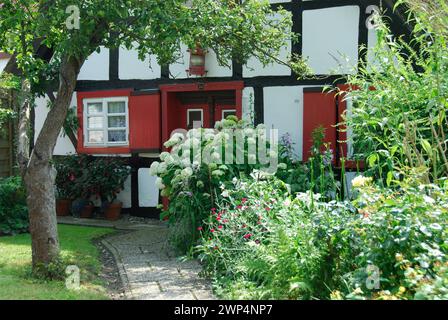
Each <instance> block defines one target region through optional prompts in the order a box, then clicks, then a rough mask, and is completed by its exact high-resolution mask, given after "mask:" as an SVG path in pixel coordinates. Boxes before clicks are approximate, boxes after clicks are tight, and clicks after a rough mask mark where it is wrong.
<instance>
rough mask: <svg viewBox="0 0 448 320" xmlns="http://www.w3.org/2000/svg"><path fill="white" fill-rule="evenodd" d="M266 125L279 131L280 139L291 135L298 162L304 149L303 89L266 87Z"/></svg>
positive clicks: (297, 87) (296, 87)
mask: <svg viewBox="0 0 448 320" xmlns="http://www.w3.org/2000/svg"><path fill="white" fill-rule="evenodd" d="M264 123H265V125H266V128H268V129H271V128H274V129H278V136H279V139H280V138H281V137H282V135H284V134H286V133H289V134H290V135H291V138H292V141H293V142H294V143H295V145H294V153H295V155H296V156H297V158H298V160H301V159H302V149H303V137H302V136H303V134H302V132H303V87H301V86H292V87H265V88H264Z"/></svg>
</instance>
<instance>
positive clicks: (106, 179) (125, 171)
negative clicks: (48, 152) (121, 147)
mask: <svg viewBox="0 0 448 320" xmlns="http://www.w3.org/2000/svg"><path fill="white" fill-rule="evenodd" d="M54 165H55V168H56V170H57V172H58V173H57V176H56V191H57V193H58V197H59V198H60V199H72V200H73V199H76V198H83V199H86V200H87V199H89V198H90V197H91V196H97V197H98V198H101V200H103V201H106V202H107V203H111V202H113V201H114V200H115V199H116V197H117V194H118V193H119V192H120V191H121V190H122V189H123V188H124V182H125V181H126V179H127V177H128V176H129V174H130V168H129V167H128V166H127V165H126V164H125V161H124V160H118V159H113V158H96V157H89V156H86V155H80V156H77V155H70V156H63V157H58V158H56V159H55V160H54Z"/></svg>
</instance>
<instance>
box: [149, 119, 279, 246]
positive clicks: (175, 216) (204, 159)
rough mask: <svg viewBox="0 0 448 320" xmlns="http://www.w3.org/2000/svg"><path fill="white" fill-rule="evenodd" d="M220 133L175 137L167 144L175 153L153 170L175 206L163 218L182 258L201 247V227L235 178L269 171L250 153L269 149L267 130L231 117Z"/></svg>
mask: <svg viewBox="0 0 448 320" xmlns="http://www.w3.org/2000/svg"><path fill="white" fill-rule="evenodd" d="M216 128H217V129H216V130H214V129H202V128H201V129H193V130H190V131H188V132H187V133H186V135H185V136H184V135H183V134H181V133H175V134H174V135H173V136H172V137H171V138H170V140H168V141H167V142H166V143H165V146H166V147H169V148H171V152H170V153H168V152H164V153H162V154H161V155H160V159H161V160H162V162H161V163H158V162H154V163H153V164H152V165H151V174H153V175H157V176H158V179H157V185H158V187H159V188H160V189H161V190H162V192H161V195H162V196H167V197H168V198H169V200H170V204H169V208H168V210H167V211H165V212H164V213H163V214H162V218H163V219H165V220H169V222H170V225H171V226H172V228H171V231H172V232H171V239H172V242H173V243H174V244H175V246H176V247H178V248H179V249H180V250H181V251H183V252H185V251H188V250H189V249H190V248H191V247H192V245H193V244H194V243H195V242H196V240H197V237H198V231H197V227H200V226H202V222H203V220H204V219H205V218H206V217H207V216H208V212H209V211H210V209H211V208H212V207H214V206H215V204H216V203H217V202H218V201H219V199H221V198H222V197H223V194H222V192H221V188H222V187H224V186H227V185H231V181H232V180H233V179H234V178H235V177H240V176H248V175H250V174H252V173H253V171H254V170H260V169H262V168H264V167H265V165H263V164H261V163H260V162H259V161H258V160H259V155H257V154H254V152H249V148H250V147H249V144H250V145H251V146H253V147H254V150H255V151H257V150H258V149H256V148H259V147H260V146H262V145H263V144H264V145H265V146H267V145H268V143H267V141H266V137H265V128H264V126H263V125H260V126H258V128H257V129H255V128H253V127H252V126H249V125H247V124H246V123H244V122H243V121H239V120H238V119H237V118H236V117H234V116H229V117H228V118H227V119H225V120H223V121H222V122H217V123H216ZM239 137H241V144H240V143H238V139H239ZM266 149H267V151H268V150H269V148H266ZM272 152H273V153H275V151H273V150H270V151H269V155H268V156H267V157H268V158H269V159H271V158H275V159H276V158H277V154H276V153H275V154H271V153H272ZM229 154H231V155H233V160H232V161H227V160H228V159H229ZM238 154H240V155H241V158H242V159H240V161H238V160H237V158H238ZM241 160H242V161H241ZM258 172H259V173H260V175H262V174H263V173H262V172H261V171H258Z"/></svg>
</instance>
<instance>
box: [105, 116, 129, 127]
mask: <svg viewBox="0 0 448 320" xmlns="http://www.w3.org/2000/svg"><path fill="white" fill-rule="evenodd" d="M107 122H108V125H109V128H125V127H126V116H113V117H108V118H107Z"/></svg>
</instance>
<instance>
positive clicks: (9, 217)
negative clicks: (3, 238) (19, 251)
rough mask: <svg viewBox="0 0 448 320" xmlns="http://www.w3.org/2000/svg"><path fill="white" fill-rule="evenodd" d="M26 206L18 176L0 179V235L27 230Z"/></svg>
mask: <svg viewBox="0 0 448 320" xmlns="http://www.w3.org/2000/svg"><path fill="white" fill-rule="evenodd" d="M28 225H29V222H28V208H27V206H26V195H25V189H24V187H23V184H22V180H21V178H20V177H10V178H5V179H0V235H1V234H16V233H21V232H26V231H28Z"/></svg>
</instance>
